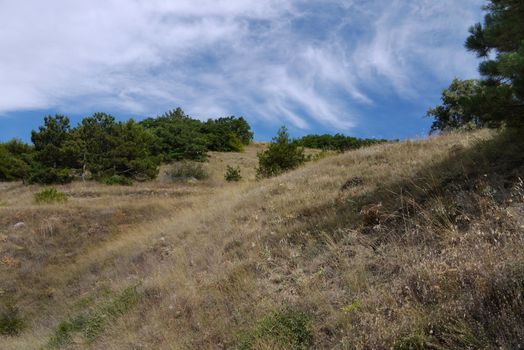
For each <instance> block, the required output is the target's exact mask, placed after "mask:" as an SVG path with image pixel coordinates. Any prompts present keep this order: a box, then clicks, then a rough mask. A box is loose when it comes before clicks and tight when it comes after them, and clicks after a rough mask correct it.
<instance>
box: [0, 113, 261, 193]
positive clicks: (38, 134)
mask: <svg viewBox="0 0 524 350" xmlns="http://www.w3.org/2000/svg"><path fill="white" fill-rule="evenodd" d="M252 139H253V133H252V132H251V127H250V125H249V124H248V123H247V121H246V120H245V119H244V118H243V117H240V118H237V117H225V118H219V119H209V120H207V121H205V122H203V121H200V120H197V119H193V118H191V117H190V116H187V115H186V114H185V113H184V111H182V109H180V108H178V109H176V110H173V111H169V112H167V113H165V114H163V115H161V116H158V117H156V118H148V119H145V120H143V121H140V122H137V121H135V120H133V119H129V120H127V121H117V120H116V119H115V118H114V117H113V116H111V115H109V114H106V113H94V114H93V115H92V116H89V117H86V118H84V119H82V121H81V122H80V123H79V124H78V125H77V126H76V127H72V126H71V122H70V119H69V118H68V117H66V116H63V115H55V116H47V117H45V118H44V123H43V125H42V126H40V127H39V128H38V130H33V131H32V132H31V141H32V145H28V144H25V143H23V142H21V141H19V140H12V141H9V142H6V143H0V181H13V180H23V181H25V182H28V183H41V184H51V183H67V182H70V181H72V180H73V179H74V178H75V177H83V178H84V179H85V178H92V179H95V180H99V181H107V180H108V179H111V181H113V182H114V181H115V180H117V179H118V178H122V179H135V180H148V179H153V178H155V177H156V176H157V174H158V169H159V165H160V164H161V162H168V161H174V160H183V159H188V160H195V161H203V160H205V158H206V155H207V152H208V151H221V152H235V151H236V152H238V151H241V150H242V149H243V147H244V146H245V145H248V144H249V143H250V142H251V140H252Z"/></svg>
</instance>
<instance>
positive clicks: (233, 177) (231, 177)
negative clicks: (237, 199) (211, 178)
mask: <svg viewBox="0 0 524 350" xmlns="http://www.w3.org/2000/svg"><path fill="white" fill-rule="evenodd" d="M224 179H225V180H226V181H227V182H232V181H240V180H241V179H242V175H240V167H238V166H237V167H232V166H231V165H228V166H227V167H226V173H225V174H224Z"/></svg>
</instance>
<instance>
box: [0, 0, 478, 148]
mask: <svg viewBox="0 0 524 350" xmlns="http://www.w3.org/2000/svg"><path fill="white" fill-rule="evenodd" d="M484 3H485V2H484V1H481V0H460V1H456V0H440V1H435V0H228V1H224V0H171V1H168V0H91V1H82V2H80V1H70V0H48V1H40V0H24V1H12V0H0V23H2V25H1V27H0V140H3V141H5V140H7V139H10V138H13V137H18V138H22V139H24V140H28V138H29V134H30V131H31V129H35V128H37V127H38V125H40V124H41V122H42V119H43V117H44V116H45V115H47V114H55V113H61V114H66V115H68V116H70V117H71V119H72V120H73V124H76V122H77V121H78V120H80V119H81V117H83V116H87V115H90V114H92V113H93V112H96V111H104V112H109V113H111V114H113V115H115V116H116V117H117V118H119V119H127V118H130V117H133V118H135V119H141V118H144V117H148V116H155V115H158V114H161V113H163V112H165V111H167V110H170V109H174V108H176V107H178V106H180V107H181V108H182V109H184V110H185V111H186V113H187V114H189V115H191V116H193V117H197V118H200V119H207V118H210V117H212V118H216V117H221V116H229V115H236V116H244V117H245V118H246V119H247V120H248V121H249V122H250V124H251V125H252V126H253V128H254V131H255V138H256V139H258V140H267V139H270V138H271V136H272V135H274V134H275V132H276V130H277V129H278V127H279V126H281V125H286V126H288V128H289V129H290V132H291V134H292V135H293V136H299V135H303V134H307V133H325V132H327V133H336V132H342V133H345V134H348V135H354V136H359V137H380V138H411V137H420V136H423V135H425V134H427V131H428V128H429V125H430V123H431V121H430V120H428V119H427V118H424V115H425V112H426V110H427V109H428V107H430V106H433V105H435V104H437V103H438V102H439V97H440V92H441V90H442V89H443V88H445V87H446V86H447V85H449V83H450V81H451V80H452V79H453V78H454V77H458V78H463V79H465V78H475V77H477V69H476V67H477V63H478V62H477V60H476V58H475V57H474V55H473V54H471V53H468V52H466V50H465V49H464V40H465V38H466V37H467V34H468V33H467V29H468V27H469V26H470V25H472V24H474V23H476V22H479V21H480V20H481V18H482V12H481V7H482V5H483V4H484Z"/></svg>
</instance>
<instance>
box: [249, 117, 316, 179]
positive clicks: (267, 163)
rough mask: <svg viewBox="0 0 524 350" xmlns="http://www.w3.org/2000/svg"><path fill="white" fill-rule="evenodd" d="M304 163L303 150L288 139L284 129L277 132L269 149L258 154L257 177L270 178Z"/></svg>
mask: <svg viewBox="0 0 524 350" xmlns="http://www.w3.org/2000/svg"><path fill="white" fill-rule="evenodd" d="M305 161H306V156H305V154H304V148H302V147H299V146H298V145H297V144H296V143H295V142H292V141H291V140H290V138H289V134H288V132H287V129H286V128H285V127H282V128H280V129H279V130H278V134H277V136H276V137H274V138H273V142H272V143H271V144H270V145H269V148H268V149H267V150H266V151H264V152H261V153H259V154H258V168H257V177H258V178H264V177H272V176H276V175H279V174H281V173H283V172H285V171H287V170H292V169H295V168H297V167H298V166H300V165H301V164H303V163H304V162H305Z"/></svg>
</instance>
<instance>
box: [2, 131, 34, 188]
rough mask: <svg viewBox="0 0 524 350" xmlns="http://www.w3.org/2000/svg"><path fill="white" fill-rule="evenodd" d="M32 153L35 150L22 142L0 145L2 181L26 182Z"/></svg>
mask: <svg viewBox="0 0 524 350" xmlns="http://www.w3.org/2000/svg"><path fill="white" fill-rule="evenodd" d="M32 153H33V148H32V147H31V146H29V145H27V144H25V143H23V142H22V141H20V140H11V141H9V142H6V143H0V181H15V180H25V179H26V178H27V177H28V175H29V171H30V164H31V159H32Z"/></svg>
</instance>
